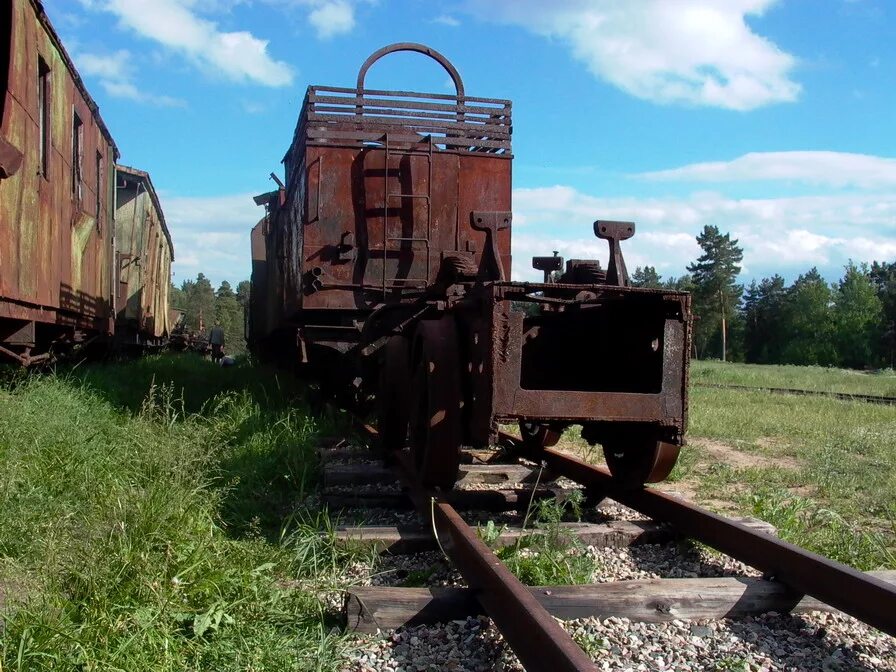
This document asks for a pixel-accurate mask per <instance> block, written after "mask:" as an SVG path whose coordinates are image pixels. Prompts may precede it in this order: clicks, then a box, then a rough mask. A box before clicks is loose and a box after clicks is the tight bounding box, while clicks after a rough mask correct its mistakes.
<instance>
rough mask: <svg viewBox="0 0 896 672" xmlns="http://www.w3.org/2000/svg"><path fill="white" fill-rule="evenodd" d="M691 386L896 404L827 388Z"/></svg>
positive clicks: (695, 384) (704, 384)
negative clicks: (831, 390)
mask: <svg viewBox="0 0 896 672" xmlns="http://www.w3.org/2000/svg"><path fill="white" fill-rule="evenodd" d="M691 386H692V387H705V388H712V389H718V390H741V391H744V392H771V393H774V394H790V395H797V396H810V397H830V398H833V399H840V400H843V401H862V402H867V403H870V404H896V397H885V396H881V395H876V394H855V393H852V392H830V391H827V390H804V389H799V388H792V387H754V386H751V385H725V384H721V383H691Z"/></svg>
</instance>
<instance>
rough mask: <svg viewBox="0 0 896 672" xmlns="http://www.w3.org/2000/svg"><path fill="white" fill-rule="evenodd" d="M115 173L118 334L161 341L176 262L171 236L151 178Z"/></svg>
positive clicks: (127, 171) (122, 169)
mask: <svg viewBox="0 0 896 672" xmlns="http://www.w3.org/2000/svg"><path fill="white" fill-rule="evenodd" d="M116 173H117V179H116V192H117V198H116V205H117V210H116V213H115V241H116V249H117V254H116V260H117V262H116V268H115V271H116V273H117V276H118V281H117V282H118V288H119V289H118V294H117V297H116V298H117V300H116V306H115V310H116V330H117V331H125V330H130V331H131V332H133V333H135V334H137V335H139V338H142V339H161V338H163V337H165V336H166V335H168V334H169V333H170V331H171V326H172V325H171V324H170V323H169V318H168V293H169V288H170V285H171V262H172V261H173V260H174V252H173V250H174V248H173V246H172V244H171V235H170V233H169V231H168V226H167V224H166V223H165V215H164V213H163V211H162V206H161V204H160V202H159V198H158V194H157V193H156V190H155V187H154V186H153V184H152V180H151V179H150V176H149V174H148V173H146V172H144V171H142V170H137V169H136V168H130V167H128V166H122V165H119V166H117V167H116Z"/></svg>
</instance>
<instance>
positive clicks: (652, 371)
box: [489, 283, 690, 436]
mask: <svg viewBox="0 0 896 672" xmlns="http://www.w3.org/2000/svg"><path fill="white" fill-rule="evenodd" d="M557 287H562V285H541V284H538V285H535V284H526V285H519V284H515V283H506V284H504V285H501V284H495V285H494V286H493V287H492V292H491V295H490V297H491V300H490V301H489V304H490V305H491V306H492V311H493V316H492V318H491V323H492V334H491V336H492V338H491V340H490V341H489V342H490V344H491V347H492V350H491V353H490V359H491V369H490V372H489V373H490V375H491V376H493V380H494V383H493V386H492V392H491V396H492V399H493V413H494V416H495V418H496V419H499V420H510V419H514V420H516V419H537V420H543V421H550V420H557V421H567V422H587V421H592V420H595V419H599V420H600V421H601V422H647V423H652V424H656V425H658V426H660V427H665V428H668V429H669V430H671V431H673V432H674V433H675V434H676V435H678V436H681V435H682V434H683V431H684V425H685V422H686V420H685V417H684V414H685V401H684V400H685V399H686V375H685V373H686V370H685V367H686V365H687V359H688V343H689V313H690V310H689V297H688V295H687V294H683V293H676V292H667V291H662V290H643V289H629V288H620V287H600V286H596V287H594V288H591V289H589V296H588V297H582V298H581V299H580V300H578V301H576V302H574V303H571V304H570V309H569V310H568V311H547V312H542V313H541V314H539V315H534V316H531V315H525V314H524V313H521V312H514V311H513V309H512V305H511V302H512V301H513V300H514V299H517V300H519V299H521V298H522V297H523V296H529V297H533V300H534V303H535V304H536V305H537V304H538V300H539V298H542V297H544V296H547V297H548V299H549V298H550V293H551V291H552V290H553V291H556V288H557ZM571 287H572V288H574V289H579V290H581V289H582V287H581V286H575V285H574V286H571ZM548 299H545V300H548Z"/></svg>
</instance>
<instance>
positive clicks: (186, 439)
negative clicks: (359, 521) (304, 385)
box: [0, 355, 355, 672]
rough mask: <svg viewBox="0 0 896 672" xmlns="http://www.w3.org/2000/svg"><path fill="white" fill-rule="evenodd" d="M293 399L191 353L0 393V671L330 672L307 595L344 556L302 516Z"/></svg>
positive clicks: (327, 650) (256, 377)
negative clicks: (189, 671) (194, 671)
mask: <svg viewBox="0 0 896 672" xmlns="http://www.w3.org/2000/svg"><path fill="white" fill-rule="evenodd" d="M294 392H295V388H294V386H293V385H292V384H285V383H284V381H283V379H281V378H278V377H277V376H275V375H274V374H272V373H269V372H265V371H263V370H260V369H257V368H254V367H251V366H249V365H248V364H246V363H242V364H240V365H239V366H236V367H232V368H228V369H222V368H220V367H217V366H214V365H212V364H211V363H209V362H207V361H203V360H201V359H199V358H197V357H194V356H191V355H181V356H165V357H150V358H146V359H142V360H139V361H133V362H128V363H124V364H108V365H102V366H92V367H89V368H85V367H79V368H77V369H75V370H74V371H69V372H60V373H56V374H53V375H40V376H31V377H29V378H28V379H27V380H22V379H21V378H20V377H14V379H13V381H12V382H11V383H10V382H7V384H6V386H5V387H4V388H2V389H0V521H2V524H0V669H2V670H19V671H21V672H26V671H29V670H84V671H88V670H128V671H136V670H231V669H232V670H278V671H279V670H287V669H288V670H335V669H338V662H337V661H338V660H339V655H340V652H341V649H342V648H343V647H344V642H343V639H342V636H341V635H338V634H334V633H331V630H330V626H331V625H332V623H331V620H332V614H331V613H330V611H329V608H328V606H327V603H326V602H325V601H324V600H323V599H322V591H325V590H326V589H328V588H331V587H333V586H336V585H338V583H339V579H340V577H341V576H342V575H344V572H345V568H346V566H347V565H348V564H349V563H351V562H352V561H353V560H354V558H355V555H354V554H353V553H355V552H353V551H350V550H349V551H346V550H345V549H342V548H339V547H337V545H336V544H335V543H334V540H333V534H332V530H331V529H329V528H328V527H327V526H326V525H323V524H322V523H323V521H324V520H328V519H327V518H326V517H325V516H321V515H319V514H316V513H313V512H302V501H303V498H304V497H305V495H306V494H307V493H308V492H309V490H310V489H311V488H312V487H313V483H314V481H315V477H316V474H315V470H316V465H315V455H314V441H315V436H316V435H317V433H318V432H319V431H320V428H319V426H318V425H317V424H316V423H315V422H314V421H312V420H311V419H309V416H308V413H307V411H306V410H305V408H304V407H303V406H302V404H301V401H300V400H298V399H297V398H296V396H295V395H294V394H293V393H294ZM284 521H287V522H284Z"/></svg>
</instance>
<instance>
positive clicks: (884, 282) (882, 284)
mask: <svg viewBox="0 0 896 672" xmlns="http://www.w3.org/2000/svg"><path fill="white" fill-rule="evenodd" d="M870 277H871V282H873V283H874V287H875V289H876V290H877V296H878V298H879V299H880V302H881V326H880V334H881V343H880V349H881V359H882V360H883V362H884V364H885V365H886V366H889V367H890V368H891V369H892V368H894V366H896V261H894V262H890V263H887V262H882V263H878V262H876V261H875V262H874V263H873V264H871V273H870Z"/></svg>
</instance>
